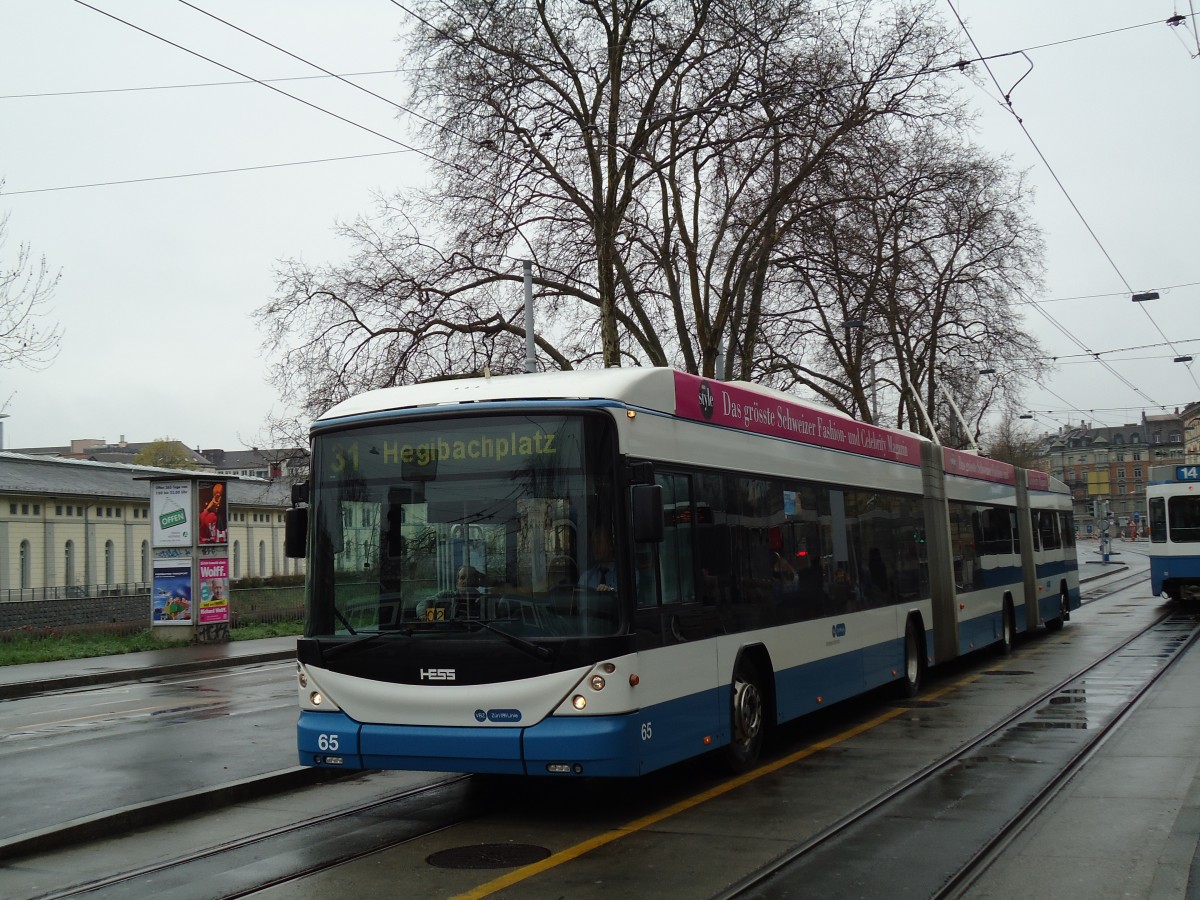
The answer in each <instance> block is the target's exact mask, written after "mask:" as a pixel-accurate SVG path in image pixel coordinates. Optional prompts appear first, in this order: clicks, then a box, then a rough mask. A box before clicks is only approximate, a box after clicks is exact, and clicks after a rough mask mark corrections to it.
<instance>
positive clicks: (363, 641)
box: [317, 616, 412, 662]
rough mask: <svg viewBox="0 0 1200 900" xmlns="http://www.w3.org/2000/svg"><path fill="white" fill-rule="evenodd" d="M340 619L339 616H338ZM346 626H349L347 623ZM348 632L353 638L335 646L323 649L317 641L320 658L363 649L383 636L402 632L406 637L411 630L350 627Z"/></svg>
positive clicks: (328, 657)
mask: <svg viewBox="0 0 1200 900" xmlns="http://www.w3.org/2000/svg"><path fill="white" fill-rule="evenodd" d="M338 618H339V619H340V618H341V616H338ZM346 628H348V629H349V628H350V626H349V625H347V626H346ZM350 633H351V634H353V635H354V640H351V641H345V642H343V643H341V644H338V645H337V646H334V647H330V648H329V649H325V648H324V647H322V646H321V642H320V641H318V642H317V647H319V648H320V650H321V658H322V659H323V660H325V661H326V662H328V661H329V660H331V659H336V658H337V657H339V656H341V655H342V654H343V653H351V652H354V651H357V650H363V649H365V648H366V647H368V646H370V645H371V644H377V643H379V642H380V641H381V640H382V639H383V638H386V637H391V636H392V635H396V634H402V635H404V636H405V637H408V636H410V635H411V634H412V631H354V630H353V629H350Z"/></svg>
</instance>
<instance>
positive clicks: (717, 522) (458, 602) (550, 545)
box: [288, 369, 1079, 776]
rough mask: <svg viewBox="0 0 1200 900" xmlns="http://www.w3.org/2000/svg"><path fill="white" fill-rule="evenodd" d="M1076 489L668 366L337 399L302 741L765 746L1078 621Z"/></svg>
mask: <svg viewBox="0 0 1200 900" xmlns="http://www.w3.org/2000/svg"><path fill="white" fill-rule="evenodd" d="M305 494H306V496H304V495H305ZM1070 510H1071V498H1070V495H1069V494H1068V493H1067V490H1066V488H1065V486H1063V485H1062V484H1061V483H1059V482H1057V481H1054V480H1052V479H1050V478H1049V477H1048V476H1046V475H1045V474H1044V473H1040V472H1032V471H1030V472H1026V471H1024V470H1018V469H1014V468H1013V467H1012V466H1009V465H1007V464H1005V463H1000V462H997V461H994V460H989V459H985V458H981V457H979V456H976V455H972V454H968V453H962V452H959V451H954V450H949V449H943V448H942V447H940V446H938V445H936V444H933V443H931V442H929V441H927V440H925V439H923V438H921V437H918V436H916V435H913V434H909V433H906V432H901V431H895V430H888V429H883V428H877V427H874V426H871V425H866V424H863V423H860V422H856V421H854V420H852V419H849V418H846V417H845V416H843V415H840V414H838V413H836V412H833V411H830V410H827V409H824V408H821V407H818V406H813V405H810V404H806V403H803V402H800V401H797V400H795V399H794V398H792V397H790V396H788V395H786V394H783V393H779V392H776V391H771V390H768V389H763V388H759V387H755V386H753V385H749V384H743V383H726V382H718V381H708V380H704V379H701V378H698V377H695V376H692V375H687V374H684V373H681V372H676V371H672V370H670V369H608V370H604V371H593V372H560V373H547V374H531V375H517V376H506V377H494V378H480V379H470V380H453V381H443V382H436V383H428V384H422V385H417V386H413V387H403V388H388V389H383V390H378V391H372V392H369V393H366V394H363V395H362V396H359V397H356V398H354V399H351V400H348V401H346V402H344V403H341V404H339V405H338V406H336V407H334V408H333V409H332V410H330V411H329V412H328V413H327V414H326V415H325V416H323V417H322V418H321V419H319V420H318V421H317V422H316V423H315V424H314V425H313V428H312V467H311V476H310V482H309V484H308V486H307V490H306V491H305V490H303V489H302V490H301V491H299V492H298V502H297V504H296V506H295V508H294V509H293V510H290V511H289V514H288V544H289V548H288V552H289V553H291V554H293V555H301V554H304V553H305V551H306V555H307V559H308V570H307V571H308V584H307V621H306V626H305V634H304V637H303V638H302V639H301V640H300V641H299V645H298V656H299V676H298V677H299V699H300V710H301V711H300V719H299V725H298V731H299V753H300V761H301V763H302V764H305V765H313V766H326V767H337V768H353V769H357V768H377V769H422V770H438V771H457V772H477V773H478V772H482V773H510V774H527V775H543V776H555V775H557V776H579V775H582V776H630V775H638V774H641V773H645V772H649V771H651V770H654V769H657V768H660V767H662V766H666V765H669V764H671V763H675V762H677V761H680V760H683V759H686V758H688V757H692V756H695V755H697V754H700V753H704V752H707V751H711V750H720V751H721V752H723V753H724V754H725V755H726V757H727V758H728V760H729V762H730V763H731V764H732V765H733V766H734V767H735V768H746V767H748V766H750V765H752V764H753V763H754V761H755V760H756V758H757V756H758V753H759V749H760V746H761V743H762V740H763V736H764V733H765V732H766V730H767V729H768V728H769V727H770V726H771V725H773V724H774V723H778V722H782V721H785V720H788V719H792V718H795V717H797V716H801V715H804V714H805V713H809V712H811V711H813V710H816V709H819V708H821V707H822V706H826V705H829V704H831V703H835V702H837V701H839V700H843V699H846V698H848V697H852V696H855V695H857V694H860V693H862V692H864V691H867V690H869V689H872V688H875V687H878V686H880V685H884V684H888V683H895V684H896V685H897V686H898V688H900V689H902V690H905V691H907V692H910V693H915V692H916V691H917V690H918V688H919V686H920V682H921V678H922V675H923V673H924V670H925V668H926V666H927V665H930V664H933V663H940V662H944V661H946V660H948V659H952V658H954V657H957V656H959V655H961V654H963V653H967V652H970V651H972V650H974V649H977V648H980V647H984V646H986V645H994V644H1000V645H1006V644H1008V643H1010V642H1011V641H1012V639H1013V636H1014V634H1016V633H1017V632H1021V631H1033V630H1035V629H1038V628H1040V627H1043V626H1044V627H1048V628H1057V627H1059V626H1061V625H1062V623H1063V622H1064V621H1065V620H1066V619H1067V618H1068V617H1069V615H1070V611H1071V610H1072V609H1075V608H1077V607H1078V605H1079V581H1078V571H1077V566H1076V560H1075V549H1074V540H1073V536H1074V528H1073V524H1072V521H1071V512H1070Z"/></svg>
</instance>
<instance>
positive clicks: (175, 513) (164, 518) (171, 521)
mask: <svg viewBox="0 0 1200 900" xmlns="http://www.w3.org/2000/svg"><path fill="white" fill-rule="evenodd" d="M185 522H187V513H186V512H184V511H183V510H182V509H176V510H172V511H171V512H165V513H163V514H162V515H161V516H159V517H158V524H159V525H161V526H162V527H163V528H174V527H175V526H176V525H182V524H184V523H185Z"/></svg>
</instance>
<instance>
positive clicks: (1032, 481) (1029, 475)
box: [1025, 469, 1050, 491]
mask: <svg viewBox="0 0 1200 900" xmlns="http://www.w3.org/2000/svg"><path fill="white" fill-rule="evenodd" d="M1025 484H1026V486H1027V487H1028V488H1029V489H1030V490H1031V491H1048V490H1050V475H1049V473H1047V472H1043V471H1041V470H1040V469H1029V470H1028V471H1027V472H1026V473H1025Z"/></svg>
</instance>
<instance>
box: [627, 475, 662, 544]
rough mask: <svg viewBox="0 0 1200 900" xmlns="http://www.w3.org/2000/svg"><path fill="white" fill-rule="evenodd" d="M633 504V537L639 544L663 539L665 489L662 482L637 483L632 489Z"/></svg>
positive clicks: (658, 541)
mask: <svg viewBox="0 0 1200 900" xmlns="http://www.w3.org/2000/svg"><path fill="white" fill-rule="evenodd" d="M629 490H630V494H631V497H632V506H633V539H634V540H635V541H636V542H637V543H639V544H657V543H660V542H661V541H662V539H663V491H662V485H661V484H635V485H634V486H633V487H631V488H630V489H629Z"/></svg>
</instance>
